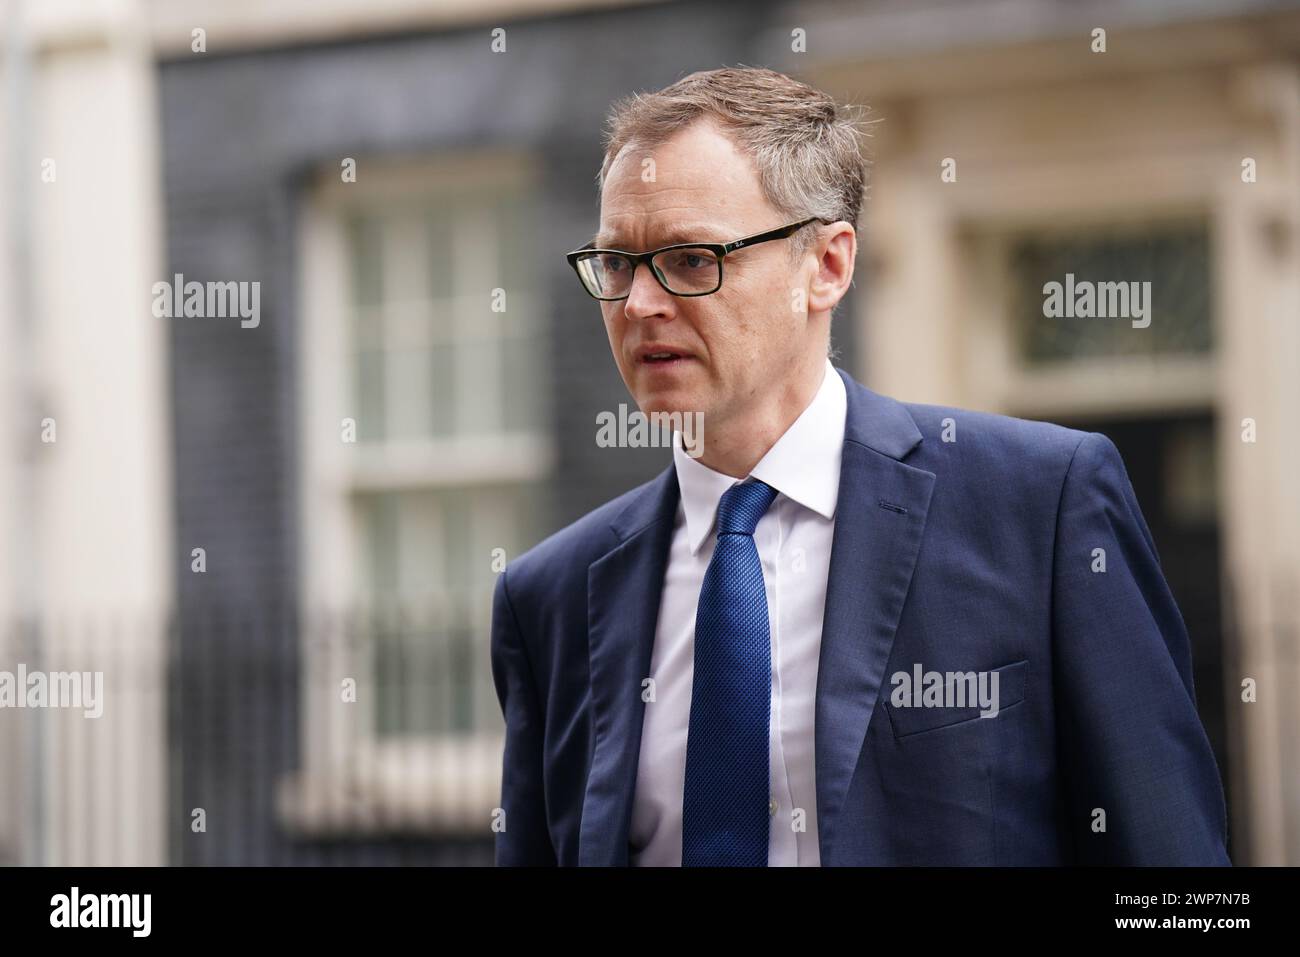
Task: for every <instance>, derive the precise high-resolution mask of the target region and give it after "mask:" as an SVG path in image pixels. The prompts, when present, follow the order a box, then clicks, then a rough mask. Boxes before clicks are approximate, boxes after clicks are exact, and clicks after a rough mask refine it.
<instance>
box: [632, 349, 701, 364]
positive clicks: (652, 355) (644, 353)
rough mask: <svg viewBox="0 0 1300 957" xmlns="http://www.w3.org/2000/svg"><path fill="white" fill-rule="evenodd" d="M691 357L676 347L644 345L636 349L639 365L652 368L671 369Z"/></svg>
mask: <svg viewBox="0 0 1300 957" xmlns="http://www.w3.org/2000/svg"><path fill="white" fill-rule="evenodd" d="M691 358H692V356H690V355H689V354H687V353H685V352H678V351H676V350H674V349H664V348H658V347H642V348H640V349H637V351H636V362H637V365H638V366H645V367H648V368H651V369H670V368H673V367H675V366H680V365H682V364H683V363H685V362H687V361H689V360H690V359H691Z"/></svg>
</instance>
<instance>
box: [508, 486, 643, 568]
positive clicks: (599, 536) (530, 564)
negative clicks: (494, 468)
mask: <svg viewBox="0 0 1300 957" xmlns="http://www.w3.org/2000/svg"><path fill="white" fill-rule="evenodd" d="M662 480H663V475H662V474H661V475H660V476H658V477H656V478H653V479H651V480H649V481H648V482H645V483H643V484H641V485H638V486H637V487H636V488H633V489H630V490H629V491H627V492H624V493H623V494H622V495H619V496H618V497H616V498H613V499H610V500H609V501H608V502H605V503H604V504H603V505H600V506H598V507H596V508H594V509H592V510H591V511H590V512H588V513H587V514H586V515H583V516H582V517H581V518H579V519H577V520H575V521H573V522H570V523H569V524H568V525H566V526H564V527H563V528H561V529H560V530H559V531H556V532H553V533H552V534H550V535H548V536H547V537H546V538H544V539H542V540H541V541H540V542H538V543H537V544H536V545H534V546H533V547H532V548H530V549H528V550H527V551H525V552H524V553H523V554H521V555H520V556H518V557H517V558H515V559H514V560H513V561H511V562H510V563H509V565H508V567H507V571H508V573H509V575H510V590H511V593H512V594H513V593H515V592H517V591H521V590H525V589H528V588H529V586H530V584H532V583H533V582H535V581H539V580H540V581H541V582H542V583H543V584H544V586H545V587H546V588H548V589H549V588H554V587H555V586H556V584H557V583H558V582H560V581H562V579H563V576H565V575H567V574H578V575H581V576H582V587H583V588H585V587H586V580H587V566H588V565H590V564H591V563H592V562H594V561H595V560H596V559H598V558H600V557H601V556H602V555H604V554H605V553H606V552H608V551H610V549H612V548H614V547H615V546H616V545H617V544H618V542H619V538H618V536H617V535H616V534H615V532H614V529H613V525H614V523H615V521H616V520H617V519H618V518H619V517H620V516H621V515H622V514H623V513H624V512H625V511H627V509H628V508H629V507H630V506H632V505H633V504H636V503H639V502H640V501H641V499H642V498H643V497H645V496H647V495H652V494H653V493H654V487H655V486H656V484H657V483H658V482H660V481H662Z"/></svg>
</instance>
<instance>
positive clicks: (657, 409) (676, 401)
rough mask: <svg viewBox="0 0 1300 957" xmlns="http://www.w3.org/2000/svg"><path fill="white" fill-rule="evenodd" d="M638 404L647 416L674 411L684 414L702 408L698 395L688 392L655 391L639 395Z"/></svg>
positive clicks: (669, 413)
mask: <svg viewBox="0 0 1300 957" xmlns="http://www.w3.org/2000/svg"><path fill="white" fill-rule="evenodd" d="M637 406H638V407H639V408H640V409H641V412H642V414H643V415H646V416H650V415H655V414H661V415H671V414H673V413H679V414H683V415H684V414H686V413H688V412H695V411H698V410H699V409H700V408H701V403H700V400H699V399H698V398H697V397H694V396H691V395H689V394H687V393H678V392H655V393H652V394H650V395H647V396H644V397H643V396H638V397H637Z"/></svg>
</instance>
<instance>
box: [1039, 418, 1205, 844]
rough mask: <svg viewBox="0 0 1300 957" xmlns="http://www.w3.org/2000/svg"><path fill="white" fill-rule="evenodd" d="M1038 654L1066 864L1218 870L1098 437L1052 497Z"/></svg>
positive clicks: (1127, 519)
mask: <svg viewBox="0 0 1300 957" xmlns="http://www.w3.org/2000/svg"><path fill="white" fill-rule="evenodd" d="M1103 562H1104V564H1103ZM1103 569H1104V570H1103ZM1052 642H1053V653H1052V662H1053V664H1052V669H1053V673H1052V681H1053V687H1054V695H1055V700H1056V716H1057V742H1058V747H1059V759H1060V762H1061V767H1062V772H1063V782H1064V788H1065V793H1064V795H1063V799H1064V807H1065V813H1066V815H1067V829H1068V831H1069V834H1070V836H1071V837H1072V838H1073V843H1074V848H1075V852H1076V856H1077V860H1078V862H1079V863H1082V864H1129V865H1216V864H1217V865H1226V864H1229V863H1230V862H1229V860H1228V854H1227V816H1226V812H1225V808H1224V800H1223V787H1222V784H1221V782H1220V778H1219V770H1218V767H1217V766H1216V764H1215V760H1214V755H1213V752H1212V751H1211V750H1210V743H1209V740H1208V738H1207V737H1206V735H1205V730H1204V728H1203V727H1202V725H1201V721H1200V717H1199V716H1198V714H1197V711H1196V694H1195V690H1194V687H1193V684H1192V662H1191V650H1190V642H1189V641H1188V637H1187V629H1186V627H1185V625H1184V624H1183V619H1182V615H1181V614H1180V613H1179V611H1178V606H1177V605H1176V604H1175V603H1174V598H1173V595H1172V594H1171V593H1170V591H1169V586H1168V584H1167V583H1166V582H1165V578H1164V575H1163V573H1162V572H1161V570H1160V562H1159V558H1158V556H1157V554H1156V549H1155V544H1154V542H1153V541H1152V538H1151V532H1150V530H1149V529H1148V528H1147V524H1146V521H1145V519H1143V517H1142V512H1141V510H1140V509H1139V507H1138V503H1137V499H1136V496H1135V495H1134V493H1133V487H1132V485H1131V484H1130V482H1129V478H1128V473H1127V472H1126V471H1125V469H1124V463H1123V461H1122V459H1121V458H1120V455H1119V451H1118V450H1117V449H1116V448H1115V445H1114V443H1112V442H1111V441H1110V439H1108V438H1106V437H1105V436H1104V435H1101V434H1099V433H1091V434H1089V435H1087V436H1085V437H1084V439H1083V441H1082V442H1080V443H1079V445H1078V447H1077V448H1076V450H1075V452H1074V457H1073V459H1072V461H1071V463H1070V465H1069V467H1068V469H1067V471H1066V475H1065V480H1064V484H1063V486H1062V489H1061V501H1060V506H1059V511H1058V514H1057V526H1056V544H1055V553H1054V565H1053V574H1052ZM1098 812H1104V830H1102V829H1101V827H1102V823H1103V818H1102V817H1101V815H1100V814H1099V813H1098Z"/></svg>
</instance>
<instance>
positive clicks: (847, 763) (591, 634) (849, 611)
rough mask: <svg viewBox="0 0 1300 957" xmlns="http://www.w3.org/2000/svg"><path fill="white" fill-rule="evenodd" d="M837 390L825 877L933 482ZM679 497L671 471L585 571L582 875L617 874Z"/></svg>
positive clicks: (860, 406) (823, 741)
mask: <svg viewBox="0 0 1300 957" xmlns="http://www.w3.org/2000/svg"><path fill="white" fill-rule="evenodd" d="M837 371H838V370H837ZM840 376H841V378H843V379H844V384H845V389H846V391H847V393H848V409H847V415H846V421H845V437H844V451H843V459H842V462H841V466H840V485H839V499H838V502H837V504H836V510H835V532H834V538H833V541H832V546H831V562H830V575H829V579H828V581H827V588H826V610H825V619H824V622H823V626H822V641H821V653H820V658H819V663H818V674H817V702H816V719H815V728H814V746H815V753H816V775H817V828H818V837H819V843H820V849H821V859H822V863H823V864H833V863H834V860H833V856H832V851H833V838H834V834H835V828H836V826H837V824H838V818H839V816H840V812H841V810H842V808H843V804H844V798H845V794H846V793H847V791H848V786H849V781H850V779H851V778H852V776H853V772H854V769H855V768H856V767H857V763H858V758H859V757H860V755H861V753H862V746H863V743H864V741H865V739H866V733H867V725H868V723H869V722H870V720H871V714H872V712H873V711H874V710H875V707H876V701H877V699H878V697H879V694H880V688H881V684H882V680H883V678H884V671H885V665H886V663H887V662H888V660H889V653H890V649H891V648H892V647H893V642H894V632H895V630H896V629H897V627H898V619H899V616H900V614H901V613H902V609H903V602H904V600H905V598H906V597H907V592H908V587H909V585H910V583H911V580H912V572H913V569H914V568H915V565H916V556H917V553H918V551H919V549H920V545H921V538H922V535H923V534H924V531H925V521H926V513H927V511H928V509H929V504H930V494H931V491H932V489H933V487H934V474H933V473H931V472H926V471H923V470H921V469H917V468H913V467H912V466H909V465H904V464H903V463H902V462H901V461H900V459H902V458H904V457H905V456H906V455H907V454H908V453H909V452H910V451H911V450H912V449H913V448H915V447H916V445H917V444H918V443H919V442H920V441H921V433H920V432H919V431H918V430H917V428H916V424H915V423H914V422H913V421H912V417H911V415H910V414H909V413H908V412H907V410H906V409H905V408H904V407H903V406H902V405H901V404H900V403H898V402H896V401H894V400H893V399H889V398H886V397H885V396H881V395H877V394H876V393H874V392H871V391H870V390H868V389H866V388H864V387H863V386H861V385H859V384H858V383H857V382H855V381H854V380H853V379H852V378H850V377H849V376H848V375H847V374H846V373H844V372H842V371H840ZM678 497H679V492H678V488H677V475H676V472H675V471H674V469H673V467H672V466H671V465H670V466H669V467H668V468H667V469H665V470H664V471H663V472H662V473H660V475H659V476H658V477H657V478H656V479H655V480H654V481H652V482H651V483H649V484H648V485H647V486H645V488H644V489H643V490H642V491H641V492H640V494H639V495H637V496H636V497H635V498H634V499H633V500H632V502H631V503H630V504H629V505H628V507H627V508H626V509H624V511H623V512H622V513H621V514H620V515H619V516H618V517H617V518H616V519H615V520H614V522H613V523H612V524H611V528H612V530H613V532H614V536H615V544H614V546H613V547H612V548H611V550H610V551H609V552H607V553H606V554H605V555H603V556H602V557H601V558H599V559H597V560H596V561H595V562H593V563H592V564H591V565H590V566H589V568H588V571H587V629H588V642H589V652H588V653H589V659H590V660H589V667H590V678H591V713H592V726H593V737H594V743H593V750H592V757H591V771H590V773H589V775H588V778H587V788H586V793H585V796H584V799H583V806H582V824H581V828H580V833H579V838H578V863H579V864H581V865H586V866H590V865H603V866H623V865H626V864H627V863H628V855H627V839H628V827H629V824H630V818H631V811H632V798H633V794H634V792H635V788H636V772H637V763H638V761H639V759H640V751H641V729H642V724H643V719H644V715H645V703H644V702H643V701H642V700H641V682H642V681H643V680H644V679H645V678H646V677H647V676H648V675H649V674H650V662H651V656H652V654H653V651H654V639H655V629H656V626H657V624H658V619H659V603H660V599H661V597H662V594H663V582H664V572H665V570H666V566H667V562H668V552H669V546H670V545H671V542H672V533H673V519H674V517H675V515H676V510H677V503H678ZM882 503H883V504H882Z"/></svg>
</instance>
